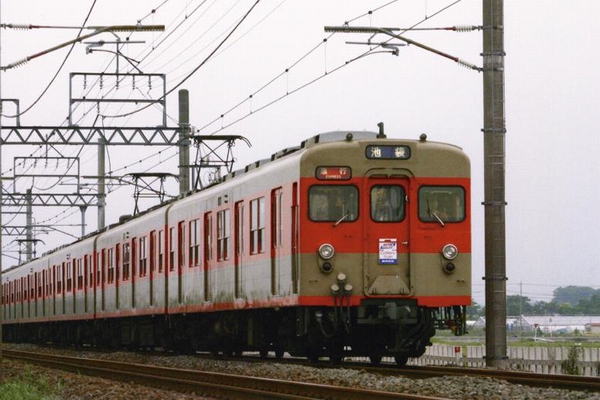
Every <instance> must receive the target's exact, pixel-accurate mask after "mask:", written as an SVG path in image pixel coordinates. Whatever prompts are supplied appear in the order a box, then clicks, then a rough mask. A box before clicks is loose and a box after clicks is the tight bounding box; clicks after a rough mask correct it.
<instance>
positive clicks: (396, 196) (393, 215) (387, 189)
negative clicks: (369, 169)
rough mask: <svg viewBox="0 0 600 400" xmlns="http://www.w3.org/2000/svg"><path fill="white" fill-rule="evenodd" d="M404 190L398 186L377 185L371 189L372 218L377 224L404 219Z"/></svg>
mask: <svg viewBox="0 0 600 400" xmlns="http://www.w3.org/2000/svg"><path fill="white" fill-rule="evenodd" d="M405 198H406V195H405V192H404V188H403V187H402V186H398V185H375V186H373V187H372V188H371V218H372V219H373V221H377V222H398V221H402V220H403V219H404V199H405Z"/></svg>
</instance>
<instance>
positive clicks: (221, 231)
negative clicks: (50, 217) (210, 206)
mask: <svg viewBox="0 0 600 400" xmlns="http://www.w3.org/2000/svg"><path fill="white" fill-rule="evenodd" d="M230 213H231V212H230V211H229V209H225V210H221V211H219V212H218V213H217V261H224V260H228V259H229V242H230V237H231V216H230Z"/></svg>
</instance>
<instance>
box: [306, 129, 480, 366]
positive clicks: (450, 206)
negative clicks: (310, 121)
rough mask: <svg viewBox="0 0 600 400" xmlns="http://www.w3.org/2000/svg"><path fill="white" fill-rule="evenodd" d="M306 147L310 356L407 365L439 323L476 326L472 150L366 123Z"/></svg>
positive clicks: (322, 137) (452, 326) (457, 331)
mask: <svg viewBox="0 0 600 400" xmlns="http://www.w3.org/2000/svg"><path fill="white" fill-rule="evenodd" d="M340 136H341V137H340ZM305 147H306V151H305V153H304V154H303V156H302V159H301V162H300V169H301V170H300V175H301V183H300V196H301V200H300V204H301V209H300V212H299V278H300V288H301V289H300V293H299V299H298V301H299V304H300V305H301V306H303V307H302V310H303V312H302V313H301V315H300V317H299V318H298V321H297V326H298V327H300V331H299V332H297V333H298V334H300V335H301V336H304V337H305V338H306V340H305V341H304V343H305V347H304V352H305V354H307V355H308V356H309V357H310V358H313V359H316V358H318V357H319V356H329V357H330V358H331V359H333V360H339V359H341V358H342V357H344V356H347V355H355V356H367V357H369V358H370V359H371V362H373V363H379V362H380V361H381V359H382V357H384V356H386V357H387V356H391V357H395V360H396V362H397V364H399V365H404V364H405V363H406V362H407V360H408V358H409V357H419V356H421V355H422V354H423V353H424V352H425V348H426V346H428V345H431V342H430V339H431V337H432V336H433V335H434V334H435V330H436V328H437V329H451V330H453V331H454V333H455V334H456V335H461V334H463V333H465V332H466V321H465V315H466V314H465V309H466V306H468V305H470V304H471V236H470V235H471V221H470V213H469V202H470V200H469V198H470V164H469V160H468V158H467V156H466V155H465V154H464V153H463V152H462V150H461V149H460V148H458V147H456V146H452V145H448V144H442V143H435V142H429V141H427V139H426V137H425V136H422V137H421V139H420V140H414V141H408V140H397V139H387V138H385V137H384V135H378V136H377V135H376V134H374V133H365V132H357V133H353V134H352V133H348V134H346V133H344V134H343V135H341V133H340V132H336V133H330V134H324V135H320V136H317V137H315V138H313V139H311V140H309V141H307V143H305Z"/></svg>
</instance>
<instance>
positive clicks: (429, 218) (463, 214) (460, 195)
mask: <svg viewBox="0 0 600 400" xmlns="http://www.w3.org/2000/svg"><path fill="white" fill-rule="evenodd" d="M453 191H455V194H454V197H452V194H451V193H452V192H453ZM427 192H429V193H427ZM443 195H445V196H446V197H448V196H450V202H449V203H451V202H452V199H454V201H456V200H458V203H457V204H455V205H454V206H453V207H454V208H455V210H454V212H453V213H452V212H449V211H440V212H436V211H435V210H433V211H432V207H433V208H436V209H438V208H439V206H438V205H437V204H435V203H434V205H432V203H431V200H432V196H435V197H436V198H438V199H440V198H441V197H442V196H443ZM466 197H467V191H466V189H465V188H464V187H463V186H460V185H423V186H421V187H420V188H419V191H418V201H417V202H418V211H417V213H418V215H419V220H420V221H421V222H425V223H437V224H439V223H440V221H441V222H442V223H443V224H446V223H461V222H463V221H464V220H465V219H466V218H467V198H466ZM436 202H439V200H436ZM444 203H446V204H448V201H447V200H444ZM451 215H454V216H451Z"/></svg>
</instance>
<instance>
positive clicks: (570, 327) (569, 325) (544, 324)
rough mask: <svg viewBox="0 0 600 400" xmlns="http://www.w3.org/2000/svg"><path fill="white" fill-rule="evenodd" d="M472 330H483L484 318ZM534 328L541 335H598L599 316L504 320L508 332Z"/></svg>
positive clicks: (557, 316)
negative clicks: (585, 333) (584, 333)
mask: <svg viewBox="0 0 600 400" xmlns="http://www.w3.org/2000/svg"><path fill="white" fill-rule="evenodd" d="M473 328H477V329H485V318H484V317H480V318H479V319H477V321H475V322H474V323H473ZM536 328H537V329H538V332H541V333H543V334H562V333H573V332H575V331H576V330H577V331H579V332H581V333H583V332H589V333H597V334H600V315H587V316H581V315H521V316H518V317H507V318H506V330H507V331H508V332H511V331H512V332H515V331H516V332H518V331H521V332H533V331H534V330H535V329H536Z"/></svg>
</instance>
